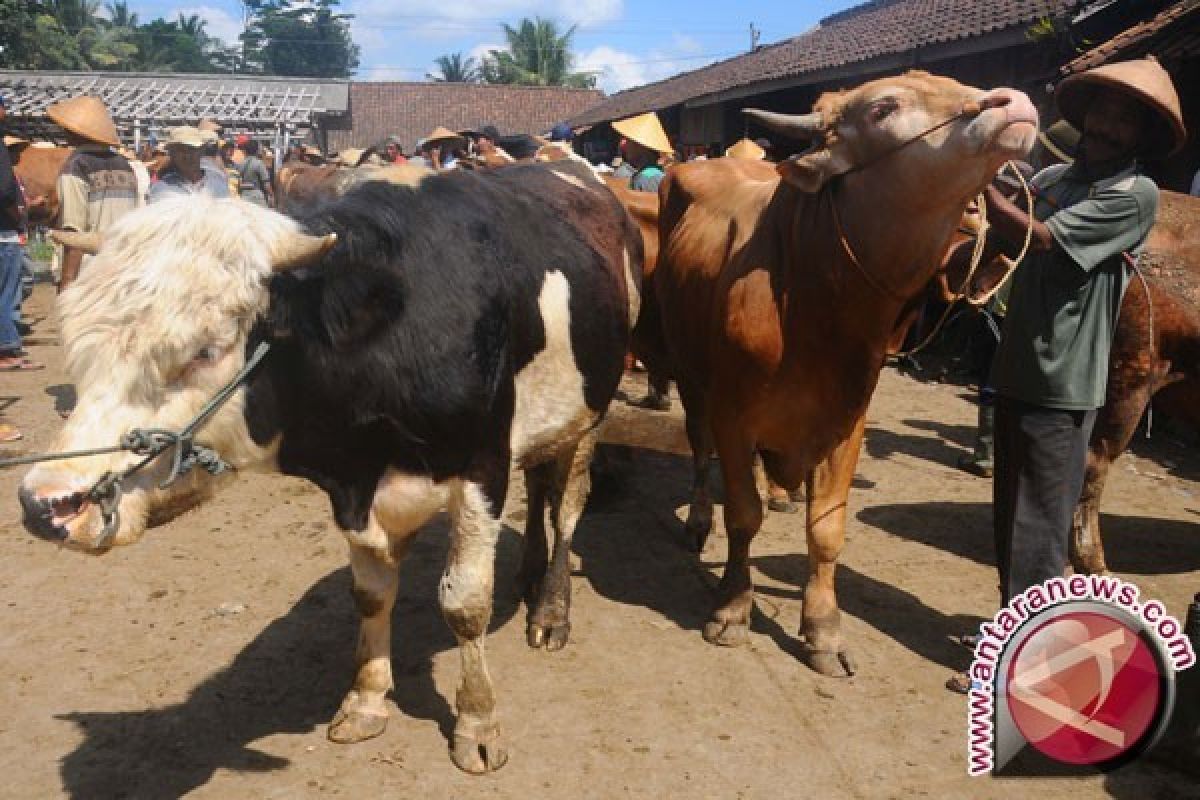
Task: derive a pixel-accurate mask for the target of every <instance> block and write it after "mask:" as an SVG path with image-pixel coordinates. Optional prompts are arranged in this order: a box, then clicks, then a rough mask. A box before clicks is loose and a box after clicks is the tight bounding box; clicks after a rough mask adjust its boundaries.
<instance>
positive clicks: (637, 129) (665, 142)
mask: <svg viewBox="0 0 1200 800" xmlns="http://www.w3.org/2000/svg"><path fill="white" fill-rule="evenodd" d="M612 126H613V130H615V131H616V132H617V133H619V134H621V135H622V136H624V137H625V138H626V139H632V140H633V141H635V142H637V143H638V144H640V145H642V146H643V147H649V148H650V149H651V150H657V151H658V152H660V153H674V152H675V148H674V147H672V146H671V140H670V139H668V138H667V132H666V131H664V130H663V126H662V123H661V122H659V121H658V115H657V114H655V113H654V112H653V111H647V112H646V113H645V114H639V115H638V116H636V117H629V118H628V119H622V120H617V121H616V122H614V123H613V124H612Z"/></svg>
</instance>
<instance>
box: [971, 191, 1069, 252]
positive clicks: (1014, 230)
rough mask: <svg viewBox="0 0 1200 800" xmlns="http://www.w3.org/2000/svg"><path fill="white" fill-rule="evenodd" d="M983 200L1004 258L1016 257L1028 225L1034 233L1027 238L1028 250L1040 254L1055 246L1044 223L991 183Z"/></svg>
mask: <svg viewBox="0 0 1200 800" xmlns="http://www.w3.org/2000/svg"><path fill="white" fill-rule="evenodd" d="M983 199H984V202H985V203H986V204H987V214H988V224H989V225H991V227H992V228H993V229H994V230H995V232H996V236H997V238H998V239H999V240H1000V241H999V244H1000V248H1001V250H1002V251H1003V252H1004V254H1005V255H1007V256H1010V257H1015V256H1016V255H1017V254H1018V253H1020V251H1021V245H1022V244H1024V242H1025V236H1026V232H1027V231H1028V230H1029V226H1030V224H1031V223H1032V224H1033V234H1032V236H1031V237H1030V239H1029V249H1030V250H1031V251H1033V252H1039V251H1045V250H1050V249H1052V248H1053V247H1054V235H1053V234H1052V233H1050V229H1049V228H1047V227H1046V226H1045V224H1043V223H1041V222H1039V221H1038V220H1037V219H1035V218H1034V217H1033V212H1032V210H1029V211H1026V210H1023V209H1020V208H1018V207H1017V206H1016V205H1015V204H1014V203H1013V202H1012V201H1010V200H1009V199H1008V198H1006V197H1005V196H1004V194H1003V193H1002V192H1001V191H1000V190H999V189H997V188H996V186H995V185H994V184H991V183H989V184H988V185H987V186H986V187H985V188H984V190H983Z"/></svg>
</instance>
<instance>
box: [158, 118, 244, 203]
mask: <svg viewBox="0 0 1200 800" xmlns="http://www.w3.org/2000/svg"><path fill="white" fill-rule="evenodd" d="M204 134H205V132H204V131H201V130H199V129H198V128H193V127H192V126H190V125H180V126H179V127H178V128H172V129H171V133H170V136H169V137H168V138H167V153H168V154H169V155H170V157H171V163H170V164H169V165H168V166H167V167H166V168H165V169H164V170H163V171H162V173H161V174H160V175H159V176H158V181H157V182H156V183H155V184H154V186H152V187H151V188H150V198H149V201H148V202H150V203H157V202H161V201H162V200H165V199H166V198H168V197H173V196H177V195H181V194H190V193H195V192H206V193H208V194H210V195H212V196H213V197H229V196H230V194H229V180H228V178H227V177H226V175H225V172H224V170H222V169H219V168H217V167H214V166H213V165H212V164H210V163H208V162H207V161H206V160H205V159H204V158H203V156H202V153H203V150H204V145H205V142H206V141H207V137H206V136H205V135H204Z"/></svg>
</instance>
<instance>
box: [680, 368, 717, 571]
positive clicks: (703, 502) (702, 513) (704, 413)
mask: <svg viewBox="0 0 1200 800" xmlns="http://www.w3.org/2000/svg"><path fill="white" fill-rule="evenodd" d="M676 386H677V387H678V388H679V397H680V399H681V400H682V401H683V410H684V414H685V417H684V419H685V427H686V428H687V437H688V444H690V445H691V447H692V501H691V503H690V505H689V506H688V516H687V522H686V523H685V524H684V533H685V534H686V536H687V541H688V544H690V545H691V546H692V547H694V548H695V550H696V552H697V553H699V552H700V551H701V550H703V549H704V543H705V542H706V541H708V534H709V533H711V532H712V520H713V501H712V495H711V494H709V486H708V484H709V474H710V473H711V471H712V456H713V440H712V431H711V428H710V427H709V421H708V410H707V407H706V405H707V404H706V403H705V401H704V399H703V395H702V394H701V392H699V391H696V390H695V389H692V388H691V387H689V386H687V385H685V384H684V382H683V381H679V382H678V383H677V384H676Z"/></svg>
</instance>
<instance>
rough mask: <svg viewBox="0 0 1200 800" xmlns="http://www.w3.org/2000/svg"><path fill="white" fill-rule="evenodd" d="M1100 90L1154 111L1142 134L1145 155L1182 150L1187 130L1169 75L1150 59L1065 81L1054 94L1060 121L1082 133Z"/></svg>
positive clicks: (1082, 74)
mask: <svg viewBox="0 0 1200 800" xmlns="http://www.w3.org/2000/svg"><path fill="white" fill-rule="evenodd" d="M1101 88H1109V89H1115V90H1117V91H1119V92H1124V93H1125V94H1127V95H1129V96H1131V97H1133V98H1134V99H1136V100H1138V101H1139V102H1140V103H1142V104H1143V105H1144V106H1146V107H1147V108H1149V109H1150V110H1151V111H1153V112H1154V117H1153V120H1154V122H1153V123H1151V124H1149V125H1148V126H1147V128H1146V130H1145V132H1144V133H1143V141H1142V151H1143V152H1144V153H1146V154H1149V155H1154V156H1163V157H1165V156H1169V155H1171V154H1172V153H1174V152H1175V151H1177V150H1179V148H1181V147H1183V145H1184V143H1185V142H1186V141H1187V128H1186V127H1184V124H1183V114H1182V113H1181V112H1180V110H1179V95H1178V94H1177V93H1176V91H1175V85H1174V84H1173V83H1171V76H1170V75H1168V74H1167V71H1166V70H1165V69H1163V67H1162V64H1159V63H1158V60H1157V59H1155V58H1154V57H1153V56H1147V57H1146V58H1139V59H1135V60H1133V61H1121V62H1119V63H1117V64H1106V65H1105V66H1103V67H1096V68H1095V69H1089V70H1087V71H1086V72H1080V73H1078V74H1075V75H1072V76H1071V77H1069V78H1067V79H1066V80H1064V81H1063V82H1062V83H1060V84H1059V85H1058V88H1057V89H1056V90H1055V92H1054V99H1055V101H1056V102H1057V103H1058V110H1059V112H1060V113H1062V115H1063V118H1064V119H1066V120H1067V122H1069V123H1071V124H1072V125H1074V126H1075V127H1076V128H1077V129H1079V130H1081V131H1082V130H1083V119H1084V117H1085V116H1086V114H1087V109H1088V106H1089V105H1090V104H1091V102H1092V97H1093V95H1095V93H1096V91H1097V90H1098V89H1101Z"/></svg>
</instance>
